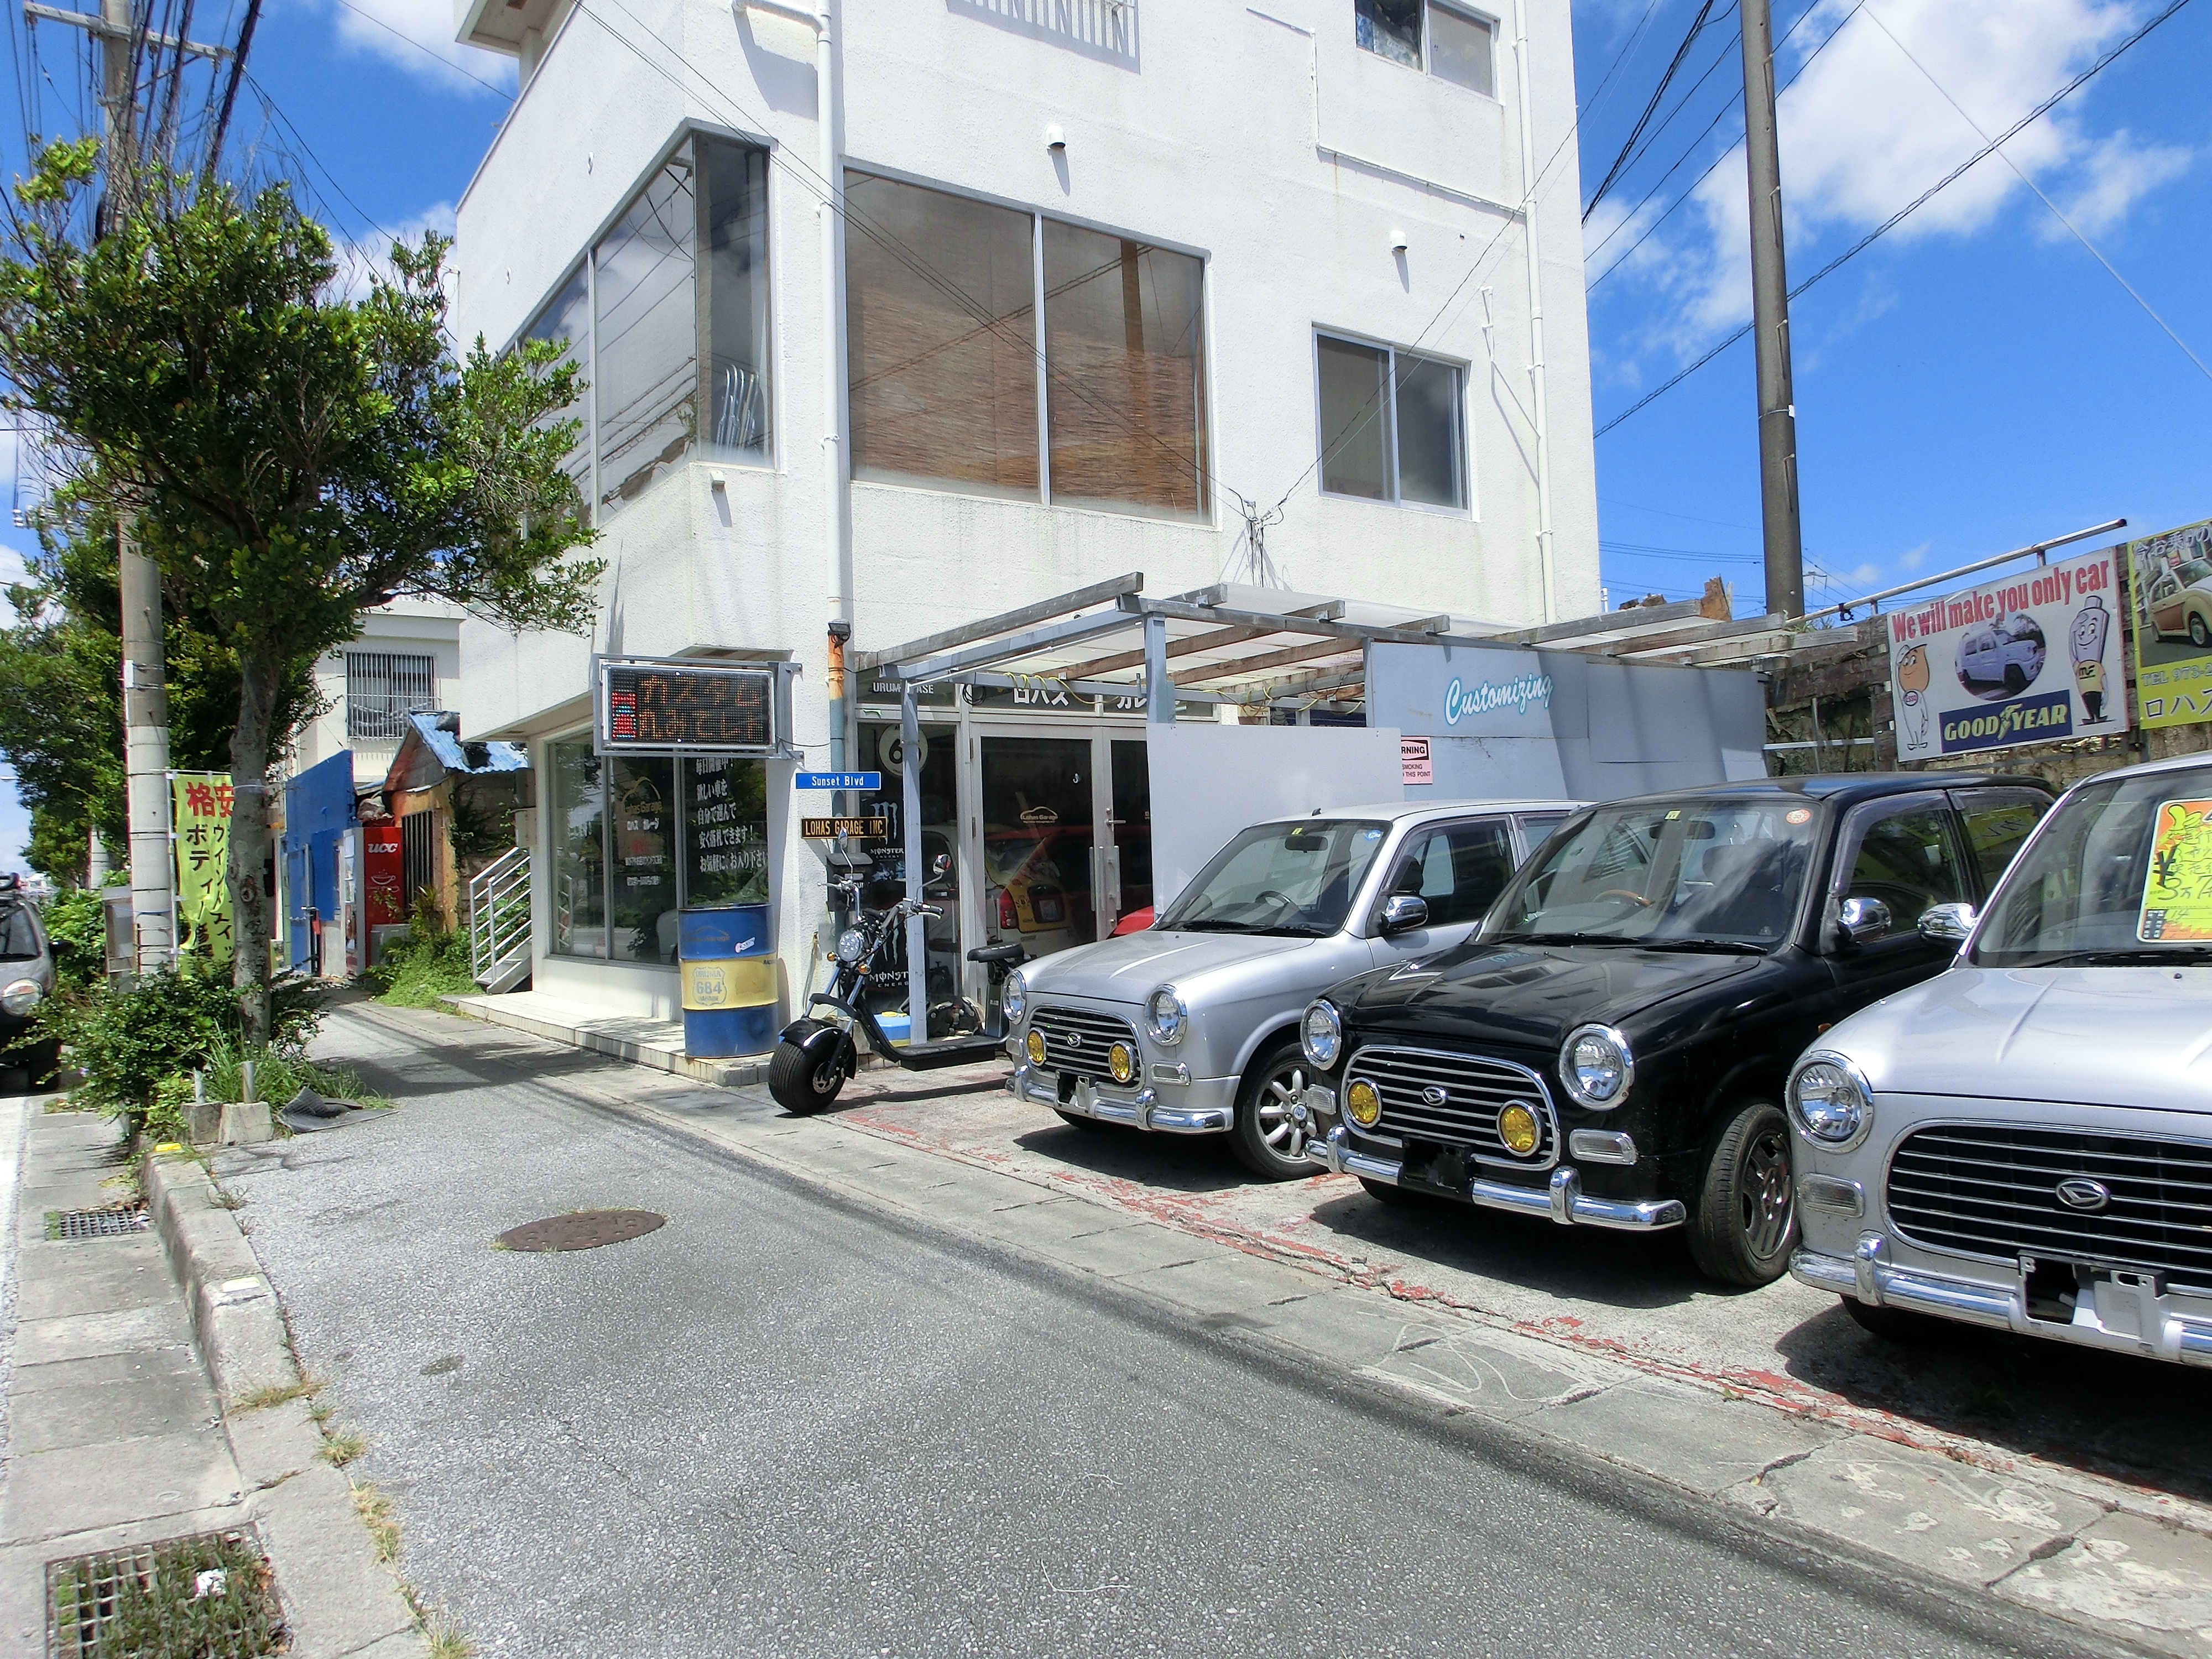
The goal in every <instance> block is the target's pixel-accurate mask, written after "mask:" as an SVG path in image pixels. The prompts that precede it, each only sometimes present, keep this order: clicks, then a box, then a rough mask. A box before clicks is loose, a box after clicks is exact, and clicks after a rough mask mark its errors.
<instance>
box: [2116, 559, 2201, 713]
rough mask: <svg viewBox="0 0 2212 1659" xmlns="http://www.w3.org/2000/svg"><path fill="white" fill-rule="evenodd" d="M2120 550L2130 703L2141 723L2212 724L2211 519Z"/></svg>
mask: <svg viewBox="0 0 2212 1659" xmlns="http://www.w3.org/2000/svg"><path fill="white" fill-rule="evenodd" d="M2122 551H2124V553H2125V555H2126V557H2127V562H2128V591H2129V593H2130V597H2131V598H2132V599H2134V601H2135V623H2136V704H2137V706H2138V711H2139V713H2140V714H2141V715H2142V723H2143V724H2144V725H2145V726H2191V725H2195V724H2197V722H2199V721H2202V720H2212V519H2206V520H2201V521H2200V522H2198V523H2196V524H2191V525H2184V526H2182V527H2181V528H2180V529H2179V530H2168V531H2166V532H2163V533H2161V534H2160V535H2156V536H2146V537H2144V538H2142V540H2141V541H2137V542H2130V543H2129V544H2127V546H2126V547H2125V549H2124V550H2122Z"/></svg>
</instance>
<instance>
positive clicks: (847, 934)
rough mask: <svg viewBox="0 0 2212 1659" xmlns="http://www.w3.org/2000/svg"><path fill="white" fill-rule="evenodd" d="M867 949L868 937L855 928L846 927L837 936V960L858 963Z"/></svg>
mask: <svg viewBox="0 0 2212 1659" xmlns="http://www.w3.org/2000/svg"><path fill="white" fill-rule="evenodd" d="M867 949H868V936H867V935H866V933H862V932H861V931H860V929H859V928H857V927H848V928H847V929H846V930H845V931H844V932H843V933H840V934H838V935H837V960H838V961H840V962H858V961H859V960H860V958H861V957H862V956H863V955H865V954H866V951H867Z"/></svg>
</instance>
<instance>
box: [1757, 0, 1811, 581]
mask: <svg viewBox="0 0 2212 1659" xmlns="http://www.w3.org/2000/svg"><path fill="white" fill-rule="evenodd" d="M1743 125H1744V170H1745V172H1746V173H1747V174H1748V175H1749V178H1750V184H1751V323H1752V337H1753V339H1754V340H1755V341H1756V342H1757V343H1758V347H1759V509H1760V511H1759V520H1760V523H1761V524H1762V526H1764V527H1765V532H1766V608H1767V610H1768V611H1770V612H1771V611H1779V612H1780V613H1781V614H1782V615H1784V616H1785V617H1802V616H1803V615H1804V614H1805V548H1804V542H1803V539H1802V535H1801V534H1800V532H1799V527H1798V522H1797V405H1796V397H1795V394H1794V393H1793V392H1791V390H1790V279H1789V277H1788V276H1787V275H1786V274H1785V273H1784V267H1783V262H1782V156H1781V150H1780V147H1779V145H1778V143H1777V142H1776V138H1775V131H1774V17H1773V13H1772V11H1771V8H1770V6H1769V4H1768V0H1743Z"/></svg>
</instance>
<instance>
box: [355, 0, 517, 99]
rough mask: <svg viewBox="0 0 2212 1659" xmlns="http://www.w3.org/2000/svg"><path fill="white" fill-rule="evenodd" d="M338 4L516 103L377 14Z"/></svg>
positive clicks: (509, 94) (456, 72) (503, 89)
mask: <svg viewBox="0 0 2212 1659" xmlns="http://www.w3.org/2000/svg"><path fill="white" fill-rule="evenodd" d="M338 4H340V5H342V6H343V7H344V8H345V9H347V10H348V11H349V12H351V13H352V14H353V15H355V16H356V17H361V18H366V19H367V20H368V21H370V22H372V23H374V24H375V25H376V27H379V28H380V29H382V30H383V31H384V32H385V33H386V34H388V35H391V36H392V38H393V39H394V40H404V41H405V42H406V43H407V44H408V45H409V46H412V47H414V48H415V50H416V51H417V52H421V53H422V55H423V56H424V57H425V58H434V59H435V60H436V61H437V62H438V63H440V64H443V65H444V66H445V67H446V68H447V69H449V70H453V73H454V74H456V75H465V76H468V77H469V79H470V80H471V81H473V82H476V83H477V85H478V86H480V87H482V88H483V89H484V90H485V91H487V92H495V93H497V94H499V95H500V96H501V97H502V98H504V99H506V100H507V101H508V102H509V103H513V101H514V96H515V94H513V93H511V92H509V91H508V90H507V88H505V87H500V86H494V85H493V84H492V83H491V82H489V81H487V80H485V79H484V78H483V76H481V75H477V74H476V73H474V72H473V71H472V70H465V69H463V68H462V67H461V66H460V65H459V64H456V63H455V62H453V59H452V58H446V57H442V56H441V55H440V54H439V53H438V52H435V51H433V50H432V49H431V48H430V47H428V46H424V45H423V44H422V42H421V41H420V40H416V38H415V37H414V36H413V35H411V34H402V33H400V32H399V31H398V29H396V28H394V27H392V25H391V24H389V23H387V22H386V21H384V20H383V19H382V18H381V17H379V16H377V15H376V14H375V13H374V12H367V11H363V10H362V9H361V8H360V7H359V6H356V4H354V3H353V0H338Z"/></svg>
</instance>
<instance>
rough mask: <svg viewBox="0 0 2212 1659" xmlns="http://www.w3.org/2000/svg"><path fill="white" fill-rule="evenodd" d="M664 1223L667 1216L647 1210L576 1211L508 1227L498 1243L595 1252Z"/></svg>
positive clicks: (544, 1248)
mask: <svg viewBox="0 0 2212 1659" xmlns="http://www.w3.org/2000/svg"><path fill="white" fill-rule="evenodd" d="M666 1225H668V1218H667V1217H666V1216H665V1215H655V1214H653V1212H652V1211H650V1210H579V1211H577V1212H576V1213H575V1214H574V1215H550V1216H547V1217H546V1218H545V1219H544V1220H543V1221H526V1222H524V1223H523V1224H522V1225H520V1227H509V1228H508V1229H507V1231H505V1232H503V1233H501V1235H500V1236H499V1242H500V1243H502V1244H504V1245H506V1246H507V1249H510V1250H596V1249H599V1246H600V1245H602V1244H619V1243H622V1242H623V1240H624V1239H625V1238H636V1237H640V1236H641V1235H642V1234H645V1233H649V1232H652V1231H654V1230H655V1229H657V1228H660V1227H665V1226H666Z"/></svg>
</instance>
